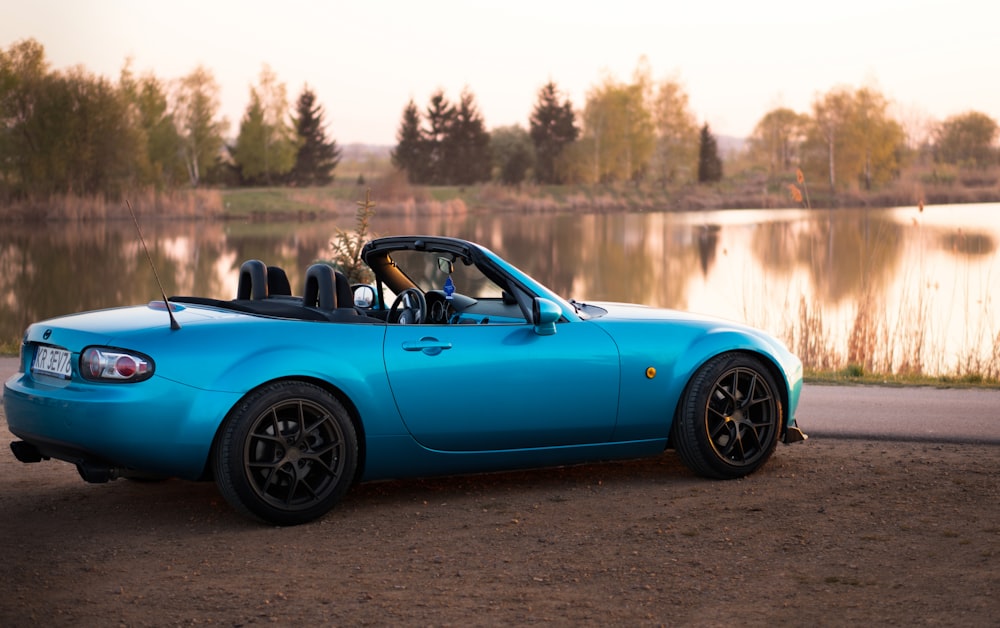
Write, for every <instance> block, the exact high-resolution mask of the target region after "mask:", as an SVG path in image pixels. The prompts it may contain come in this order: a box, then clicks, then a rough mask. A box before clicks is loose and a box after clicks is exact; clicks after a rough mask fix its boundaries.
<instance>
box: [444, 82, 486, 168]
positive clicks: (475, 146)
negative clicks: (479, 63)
mask: <svg viewBox="0 0 1000 628" xmlns="http://www.w3.org/2000/svg"><path fill="white" fill-rule="evenodd" d="M444 154H445V162H446V163H445V167H444V171H445V172H446V175H445V180H446V183H449V184H455V185H471V184H473V183H478V182H480V181H488V180H489V178H490V171H491V170H492V168H491V163H490V161H491V160H490V135H489V133H487V132H486V129H485V125H484V124H483V118H482V116H481V115H480V113H479V110H478V109H477V108H476V104H475V98H474V96H473V95H472V93H471V92H469V91H468V90H465V91H463V92H462V98H461V100H460V101H459V104H458V107H457V108H455V109H454V115H453V119H452V123H451V125H450V128H449V129H448V134H447V139H446V140H445V151H444Z"/></svg>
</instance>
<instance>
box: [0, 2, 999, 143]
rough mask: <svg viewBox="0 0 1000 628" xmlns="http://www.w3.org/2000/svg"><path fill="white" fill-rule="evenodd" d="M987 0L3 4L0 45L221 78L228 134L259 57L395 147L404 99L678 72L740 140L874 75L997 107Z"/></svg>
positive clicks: (480, 95) (902, 104) (349, 126)
mask: <svg viewBox="0 0 1000 628" xmlns="http://www.w3.org/2000/svg"><path fill="white" fill-rule="evenodd" d="M998 24H1000V2H996V1H995V0H949V1H945V0H838V1H837V2H826V3H822V2H807V1H804V0H799V1H797V2H793V1H791V0H688V1H685V2H677V1H676V0H647V1H645V2H640V1H636V0H600V1H597V2H594V1H591V0H575V1H563V0H533V1H524V0H503V1H500V2H495V1H486V0H483V1H475V0H465V1H460V0H421V1H413V0H381V1H379V0H352V1H350V2H342V1H339V0H313V1H304V0H270V1H268V2H259V1H257V0H239V1H229V0H171V2H150V1H146V0H31V1H30V2H26V1H24V0H0V47H2V48H3V49H8V48H9V47H10V46H11V44H13V43H15V42H17V41H19V40H22V39H26V38H33V39H35V40H37V41H38V42H40V43H41V44H42V45H43V46H44V48H45V52H46V58H47V59H48V61H49V63H50V67H51V68H52V69H54V70H61V69H66V68H69V67H72V66H76V65H82V66H84V67H85V68H86V69H87V70H88V71H90V72H92V73H95V74H100V75H104V76H106V77H108V78H110V79H115V80H117V77H118V75H119V73H120V71H121V69H122V66H123V65H124V64H125V62H126V60H127V59H131V63H132V67H133V70H134V71H135V72H136V73H138V74H142V73H146V72H152V73H153V74H155V75H156V76H157V77H158V78H160V79H163V80H173V79H177V78H180V77H182V76H184V75H186V74H188V73H190V72H191V71H192V70H193V69H195V68H196V67H197V66H198V65H203V66H205V67H206V68H208V69H209V70H211V72H212V73H213V74H214V76H215V78H216V81H217V82H218V84H219V86H220V88H221V91H220V101H221V110H220V113H221V115H223V116H225V117H226V118H227V120H228V121H229V122H230V125H231V127H230V135H232V136H235V134H236V133H237V132H238V128H239V126H238V125H239V120H240V118H241V117H242V116H243V113H244V111H245V109H246V107H247V104H248V103H249V91H250V88H251V86H253V85H256V84H257V83H258V81H259V76H260V73H261V69H262V67H263V66H264V64H267V65H268V66H269V67H270V68H271V69H272V70H273V71H274V73H275V74H276V76H277V79H278V81H279V82H281V83H284V84H285V86H286V88H287V92H288V97H289V103H290V104H292V103H294V100H295V99H296V98H297V96H298V95H299V93H301V91H302V89H303V88H304V87H305V86H306V85H308V86H309V87H310V88H311V89H312V90H313V91H314V92H315V93H316V96H317V99H318V101H319V103H320V104H321V105H323V107H324V109H325V117H324V120H325V122H326V124H327V131H328V134H329V136H330V137H332V138H333V139H335V140H336V141H337V142H338V143H340V144H341V145H346V144H352V143H367V144H381V145H391V144H395V142H396V140H395V136H396V132H397V130H398V128H399V124H400V121H401V119H402V112H403V108H404V107H405V106H406V104H407V102H409V100H411V99H412V100H413V101H414V102H415V103H416V104H417V106H418V108H420V109H421V111H422V110H424V109H425V108H426V106H427V104H428V102H429V100H430V97H431V95H432V94H433V93H434V92H435V91H436V90H438V89H442V90H444V92H445V94H446V96H447V97H448V98H449V100H451V101H452V102H457V101H458V99H459V96H460V94H461V92H462V90H463V89H464V88H468V89H469V90H470V91H471V92H472V94H473V95H474V96H475V99H476V103H477V104H478V106H479V110H480V113H481V114H482V116H483V119H484V121H485V123H486V126H487V128H488V129H493V128H496V127H499V126H507V125H512V124H519V125H521V126H522V127H524V128H527V127H528V124H529V122H528V121H529V117H530V115H531V110H532V108H533V107H534V105H535V103H536V101H537V98H538V92H539V90H540V89H541V88H542V86H544V85H545V84H546V83H547V82H549V81H553V82H554V83H555V84H556V86H557V87H558V88H559V89H560V91H561V92H562V93H563V95H564V96H565V97H568V98H569V99H570V101H571V102H572V103H573V105H574V107H576V108H577V109H578V110H582V108H583V106H584V104H585V103H586V97H587V93H588V91H590V90H591V89H593V88H594V87H595V86H597V85H599V84H601V83H602V82H603V81H604V80H605V78H607V77H611V78H612V79H614V80H616V81H621V82H630V81H631V79H632V76H633V73H634V71H635V69H636V67H637V66H638V65H639V63H640V59H642V58H645V59H646V62H647V64H648V67H649V69H650V71H651V75H652V78H653V79H654V80H657V81H661V80H666V79H671V80H677V81H679V82H680V83H681V84H682V85H683V87H684V89H685V91H686V92H687V94H688V96H689V98H690V107H691V110H692V112H693V113H694V115H695V117H696V118H697V119H698V122H699V124H701V123H707V124H709V125H710V127H711V129H712V132H713V133H714V134H716V135H728V136H735V137H746V136H747V135H749V134H750V133H751V132H752V131H753V128H754V126H755V125H756V123H757V122H758V121H759V120H760V119H761V118H762V117H763V116H764V115H765V114H766V113H767V112H768V111H770V110H772V109H774V108H776V107H788V108H791V109H793V110H795V111H798V112H800V113H808V112H810V111H811V105H812V103H813V101H814V100H815V99H816V98H817V96H819V95H822V94H823V93H826V92H828V91H829V90H831V89H833V88H835V87H848V88H851V89H856V88H859V87H875V88H877V89H878V90H879V91H881V93H882V94H883V95H885V96H886V97H887V98H888V99H889V100H890V102H891V103H892V104H893V107H894V109H893V112H894V114H895V115H896V117H897V119H899V120H900V121H901V122H902V123H903V125H904V128H908V127H914V128H916V127H922V126H925V123H926V122H928V121H935V120H938V121H940V120H944V119H945V118H947V117H948V116H951V115H956V114H960V113H965V112H967V111H971V110H974V111H979V112H982V113H985V114H987V115H989V116H990V117H992V118H993V119H995V120H1000V81H998V80H997V79H998V76H1000V37H998V36H997V34H996V33H997V31H996V29H997V25H998Z"/></svg>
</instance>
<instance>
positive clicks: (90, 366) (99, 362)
mask: <svg viewBox="0 0 1000 628" xmlns="http://www.w3.org/2000/svg"><path fill="white" fill-rule="evenodd" d="M80 374H81V375H83V377H84V378H85V379H91V380H98V381H110V382H141V381H142V380H144V379H149V377H151V376H152V375H153V361H152V360H150V359H149V358H147V357H146V356H144V355H140V354H137V353H131V352H125V351H123V350H121V349H107V348H98V347H90V348H88V349H87V350H85V351H84V352H83V353H82V354H81V355H80Z"/></svg>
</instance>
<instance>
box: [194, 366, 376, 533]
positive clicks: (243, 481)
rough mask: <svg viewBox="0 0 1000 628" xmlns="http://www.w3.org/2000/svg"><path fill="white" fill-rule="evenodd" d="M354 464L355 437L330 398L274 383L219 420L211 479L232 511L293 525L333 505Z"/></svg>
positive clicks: (306, 387) (301, 385) (302, 385)
mask: <svg viewBox="0 0 1000 628" xmlns="http://www.w3.org/2000/svg"><path fill="white" fill-rule="evenodd" d="M357 461H358V440H357V432H356V431H355V429H354V424H353V423H352V421H351V417H350V415H349V414H348V412H347V410H346V409H345V408H344V406H343V405H342V404H341V403H340V402H339V401H338V400H337V399H336V398H335V397H334V396H333V395H331V394H330V393H328V392H327V391H325V390H323V389H322V388H319V387H318V386H315V385H313V384H309V383H306V382H275V383H273V384H270V385H268V386H265V387H263V388H261V389H259V390H257V391H255V392H253V393H251V394H250V395H249V396H248V397H246V398H245V399H244V400H243V401H242V402H241V403H240V404H239V405H238V406H237V407H236V408H234V409H233V410H232V411H231V412H230V414H229V416H228V417H227V418H226V421H225V423H224V424H223V427H222V432H221V433H220V435H219V439H218V441H217V443H216V446H215V456H214V464H215V480H216V483H217V484H218V486H219V491H220V492H221V493H222V495H223V497H225V498H226V501H228V502H229V503H230V504H232V505H233V506H234V507H235V508H236V509H237V510H239V511H241V512H243V513H245V514H247V515H250V516H252V517H256V518H258V519H261V520H263V521H266V522H268V523H273V524H277V525H296V524H300V523H305V522H307V521H311V520H313V519H316V518H317V517H320V516H322V515H324V514H325V513H326V512H328V511H329V510H330V509H331V508H333V506H334V504H336V503H337V502H338V501H339V500H340V498H341V497H343V496H344V493H346V492H347V490H348V488H350V485H351V482H352V481H353V479H354V474H355V471H356V467H357Z"/></svg>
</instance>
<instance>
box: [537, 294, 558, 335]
mask: <svg viewBox="0 0 1000 628" xmlns="http://www.w3.org/2000/svg"><path fill="white" fill-rule="evenodd" d="M560 318H562V309H561V308H560V307H559V306H558V305H556V304H555V303H553V302H552V301H549V300H548V299H543V298H541V297H535V300H534V301H532V302H531V324H532V325H534V326H535V333H536V334H538V335H539V336H551V335H552V334H554V333H556V323H557V322H559V319H560Z"/></svg>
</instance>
